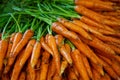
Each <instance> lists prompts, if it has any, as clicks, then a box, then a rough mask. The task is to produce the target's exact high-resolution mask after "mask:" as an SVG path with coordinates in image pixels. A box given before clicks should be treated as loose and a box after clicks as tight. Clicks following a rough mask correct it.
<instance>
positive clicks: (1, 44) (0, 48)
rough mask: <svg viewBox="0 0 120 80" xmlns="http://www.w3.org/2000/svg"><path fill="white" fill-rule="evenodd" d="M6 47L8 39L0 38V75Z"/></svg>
mask: <svg viewBox="0 0 120 80" xmlns="http://www.w3.org/2000/svg"><path fill="white" fill-rule="evenodd" d="M7 48H8V40H7V39H2V40H0V76H1V74H2V70H3V61H4V58H5V55H6V52H7Z"/></svg>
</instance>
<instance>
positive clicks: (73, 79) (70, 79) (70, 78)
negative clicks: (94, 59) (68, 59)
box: [67, 68, 79, 80]
mask: <svg viewBox="0 0 120 80" xmlns="http://www.w3.org/2000/svg"><path fill="white" fill-rule="evenodd" d="M67 74H68V80H79V79H78V78H77V76H76V75H75V73H74V71H73V68H68V73H67Z"/></svg>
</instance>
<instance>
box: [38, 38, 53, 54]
mask: <svg viewBox="0 0 120 80" xmlns="http://www.w3.org/2000/svg"><path fill="white" fill-rule="evenodd" d="M40 43H41V46H42V48H43V49H44V50H46V51H47V52H49V53H50V54H51V55H53V51H52V50H51V48H50V47H49V46H48V44H47V43H46V42H45V39H44V37H41V39H40Z"/></svg>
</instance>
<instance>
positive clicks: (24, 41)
mask: <svg viewBox="0 0 120 80" xmlns="http://www.w3.org/2000/svg"><path fill="white" fill-rule="evenodd" d="M33 34H34V33H33V31H32V30H27V31H26V32H25V33H24V35H23V37H22V39H21V40H20V42H19V43H18V44H17V45H16V47H15V49H14V51H13V55H12V57H10V58H9V59H8V64H7V66H6V69H5V73H8V71H9V70H10V68H11V66H12V65H13V63H14V61H15V58H16V56H17V55H18V54H19V52H20V51H21V50H22V49H23V47H24V46H25V45H26V44H27V43H28V41H29V39H30V38H31V37H32V36H33Z"/></svg>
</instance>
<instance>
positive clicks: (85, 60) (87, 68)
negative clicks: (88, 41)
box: [81, 54, 93, 79]
mask: <svg viewBox="0 0 120 80" xmlns="http://www.w3.org/2000/svg"><path fill="white" fill-rule="evenodd" d="M81 55H82V54H81ZM82 59H83V63H84V65H85V68H86V70H87V73H88V76H89V77H90V78H91V79H93V74H92V71H91V67H90V64H89V62H88V59H87V57H86V56H85V55H82Z"/></svg>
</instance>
